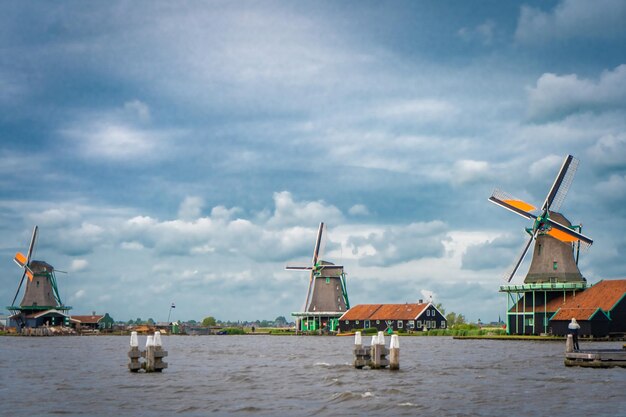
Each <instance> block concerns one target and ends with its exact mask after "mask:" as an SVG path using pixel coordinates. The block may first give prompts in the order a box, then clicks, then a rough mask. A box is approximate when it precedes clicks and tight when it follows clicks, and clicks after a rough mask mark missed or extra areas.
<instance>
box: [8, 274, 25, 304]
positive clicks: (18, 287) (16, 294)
mask: <svg viewBox="0 0 626 417" xmlns="http://www.w3.org/2000/svg"><path fill="white" fill-rule="evenodd" d="M25 276H26V270H24V273H23V274H22V279H20V285H18V286H17V291H15V297H13V301H12V302H11V305H12V306H14V305H15V300H17V296H18V294H19V293H20V290H21V289H22V284H23V283H24V277H25Z"/></svg>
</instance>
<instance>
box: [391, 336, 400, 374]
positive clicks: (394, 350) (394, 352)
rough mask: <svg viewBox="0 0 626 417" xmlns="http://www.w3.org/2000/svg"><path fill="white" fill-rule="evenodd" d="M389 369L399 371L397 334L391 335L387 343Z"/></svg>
mask: <svg viewBox="0 0 626 417" xmlns="http://www.w3.org/2000/svg"><path fill="white" fill-rule="evenodd" d="M389 369H391V370H393V371H397V370H398V369H400V341H399V338H398V335H397V334H394V335H391V342H390V343H389Z"/></svg>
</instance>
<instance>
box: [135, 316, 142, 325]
mask: <svg viewBox="0 0 626 417" xmlns="http://www.w3.org/2000/svg"><path fill="white" fill-rule="evenodd" d="M141 323H143V321H142V320H141V318H139V317H137V320H135V324H141Z"/></svg>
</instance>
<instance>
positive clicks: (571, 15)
mask: <svg viewBox="0 0 626 417" xmlns="http://www.w3.org/2000/svg"><path fill="white" fill-rule="evenodd" d="M624 21H626V3H624V2H623V1H621V0H595V1H586V0H562V1H561V2H560V3H559V4H557V5H556V7H555V8H554V10H552V11H549V12H544V11H541V10H539V9H536V8H533V7H529V6H522V8H521V11H520V17H519V21H518V25H517V29H516V31H515V39H516V40H517V41H519V42H523V43H539V42H545V41H546V40H551V39H557V40H558V39H569V38H578V39H585V38H599V39H607V38H608V39H610V38H612V37H614V36H615V35H616V34H619V33H622V34H623V33H624V32H626V29H625V25H624Z"/></svg>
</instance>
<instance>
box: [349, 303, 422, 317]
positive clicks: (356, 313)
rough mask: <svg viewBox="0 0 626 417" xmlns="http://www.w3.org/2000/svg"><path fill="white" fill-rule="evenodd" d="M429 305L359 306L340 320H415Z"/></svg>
mask: <svg viewBox="0 0 626 417" xmlns="http://www.w3.org/2000/svg"><path fill="white" fill-rule="evenodd" d="M426 307H428V303H422V304H408V303H407V304H359V305H356V306H354V307H352V308H351V309H350V310H348V311H346V312H345V313H344V315H343V316H341V318H340V319H339V320H414V319H415V318H417V316H419V315H420V314H421V313H422V312H423V311H424V309H425V308H426Z"/></svg>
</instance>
